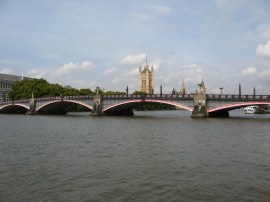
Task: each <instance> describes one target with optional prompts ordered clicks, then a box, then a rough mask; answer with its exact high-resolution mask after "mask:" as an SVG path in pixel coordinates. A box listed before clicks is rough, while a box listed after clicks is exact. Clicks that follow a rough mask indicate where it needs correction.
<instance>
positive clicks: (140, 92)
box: [132, 91, 147, 95]
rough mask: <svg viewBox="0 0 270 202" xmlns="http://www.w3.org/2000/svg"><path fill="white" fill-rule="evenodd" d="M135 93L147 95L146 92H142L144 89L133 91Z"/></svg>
mask: <svg viewBox="0 0 270 202" xmlns="http://www.w3.org/2000/svg"><path fill="white" fill-rule="evenodd" d="M132 94H133V95H147V93H146V92H142V91H135V92H134V93H132Z"/></svg>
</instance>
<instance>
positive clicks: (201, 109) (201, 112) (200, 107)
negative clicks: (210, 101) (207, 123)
mask: <svg viewBox="0 0 270 202" xmlns="http://www.w3.org/2000/svg"><path fill="white" fill-rule="evenodd" d="M198 86H199V91H197V90H196V92H195V94H194V108H193V111H192V115H191V117H192V118H206V117H208V116H209V114H208V112H207V96H206V94H205V93H206V87H205V84H204V81H203V79H202V82H201V84H199V85H198Z"/></svg>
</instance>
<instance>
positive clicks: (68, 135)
mask: <svg viewBox="0 0 270 202" xmlns="http://www.w3.org/2000/svg"><path fill="white" fill-rule="evenodd" d="M88 114H89V113H71V114H68V115H65V116H45V115H44V116H41V115H40V116H38V115H36V116H27V115H4V114H1V115H0V120H1V121H0V201H3V202H17V201H18V202H21V201H23V202H24V201H25V202H31V201H33V202H39V201H48V202H50V201H76V202H87V201H104V202H105V201H106V202H107V201H128V202H129V201H146V202H148V201H150V202H151V201H162V202H163V201H180V202H182V201H183V202H189V201H191V202H192V201H210V202H216V201H243V202H244V201H245V202H246V201H268V200H270V114H268V115H245V114H244V112H243V110H235V111H232V112H231V113H230V115H231V117H229V118H209V119H191V118H190V113H189V112H187V111H184V110H176V111H153V112H135V116H133V117H91V116H88Z"/></svg>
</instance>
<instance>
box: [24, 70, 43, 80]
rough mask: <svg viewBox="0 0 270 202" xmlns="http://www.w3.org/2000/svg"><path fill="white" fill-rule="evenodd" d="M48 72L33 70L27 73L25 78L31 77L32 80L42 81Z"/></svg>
mask: <svg viewBox="0 0 270 202" xmlns="http://www.w3.org/2000/svg"><path fill="white" fill-rule="evenodd" d="M46 73H47V72H46V71H45V70H43V69H32V70H30V71H28V72H27V73H26V75H25V76H27V77H31V78H37V79H41V78H43V77H44V76H45V75H46Z"/></svg>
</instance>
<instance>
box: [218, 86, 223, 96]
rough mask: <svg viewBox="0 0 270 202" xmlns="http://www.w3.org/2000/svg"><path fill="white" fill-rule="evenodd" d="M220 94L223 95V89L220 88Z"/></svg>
mask: <svg viewBox="0 0 270 202" xmlns="http://www.w3.org/2000/svg"><path fill="white" fill-rule="evenodd" d="M219 89H220V94H221V95H222V94H223V87H220V88H219Z"/></svg>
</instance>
